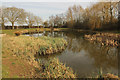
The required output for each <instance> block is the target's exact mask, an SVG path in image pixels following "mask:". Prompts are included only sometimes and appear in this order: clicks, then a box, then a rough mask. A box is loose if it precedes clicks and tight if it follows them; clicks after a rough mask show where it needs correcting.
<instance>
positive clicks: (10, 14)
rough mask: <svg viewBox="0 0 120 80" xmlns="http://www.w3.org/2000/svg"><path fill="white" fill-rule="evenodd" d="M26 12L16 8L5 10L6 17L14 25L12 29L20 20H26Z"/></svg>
mask: <svg viewBox="0 0 120 80" xmlns="http://www.w3.org/2000/svg"><path fill="white" fill-rule="evenodd" d="M24 14H25V12H24V10H23V9H20V8H16V7H8V8H5V16H6V18H7V19H8V21H9V22H11V24H12V29H14V23H15V22H18V21H19V20H23V18H24V19H25V16H24Z"/></svg>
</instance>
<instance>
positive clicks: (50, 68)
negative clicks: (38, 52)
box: [39, 58, 76, 78]
mask: <svg viewBox="0 0 120 80" xmlns="http://www.w3.org/2000/svg"><path fill="white" fill-rule="evenodd" d="M41 67H42V69H43V70H42V72H40V73H39V74H40V76H41V77H42V78H76V75H75V74H74V73H73V70H72V69H71V68H69V67H66V66H65V64H63V63H61V62H60V61H59V60H58V59H57V58H52V59H49V60H48V61H47V62H44V63H43V65H41Z"/></svg>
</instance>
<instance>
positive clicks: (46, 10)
mask: <svg viewBox="0 0 120 80" xmlns="http://www.w3.org/2000/svg"><path fill="white" fill-rule="evenodd" d="M93 3H94V2H3V3H2V5H3V6H5V7H13V6H14V7H17V8H23V9H25V10H26V11H27V12H32V13H33V14H34V15H37V16H40V17H41V18H42V19H43V20H46V19H48V18H49V16H50V15H55V14H60V13H65V12H66V10H67V9H68V7H69V6H73V5H74V4H76V5H81V6H82V7H83V8H86V7H87V6H90V5H92V4H93Z"/></svg>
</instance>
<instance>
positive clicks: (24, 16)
mask: <svg viewBox="0 0 120 80" xmlns="http://www.w3.org/2000/svg"><path fill="white" fill-rule="evenodd" d="M6 23H11V24H12V29H14V28H15V23H17V24H18V25H19V26H22V25H23V24H28V26H29V28H31V27H32V26H33V25H37V26H38V27H39V26H40V24H42V23H43V21H42V19H41V18H40V17H39V16H35V15H33V14H32V13H30V12H25V10H24V9H21V8H16V7H7V8H6V7H2V8H1V9H0V24H1V26H2V29H4V28H5V24H6Z"/></svg>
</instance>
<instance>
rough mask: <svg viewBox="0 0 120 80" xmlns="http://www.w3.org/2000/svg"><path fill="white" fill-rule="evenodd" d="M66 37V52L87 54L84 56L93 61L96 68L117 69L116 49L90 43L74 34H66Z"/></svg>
mask: <svg viewBox="0 0 120 80" xmlns="http://www.w3.org/2000/svg"><path fill="white" fill-rule="evenodd" d="M79 34H80V33H79ZM66 36H67V37H68V39H67V40H68V48H67V49H68V50H71V51H72V52H73V53H79V52H80V51H81V50H85V51H86V52H88V54H85V55H86V56H88V57H90V58H93V59H94V61H95V62H94V65H95V66H96V67H98V68H99V67H102V68H106V69H107V68H115V69H117V66H118V61H117V59H118V57H117V54H118V49H117V48H116V47H106V46H101V45H100V44H99V43H90V42H88V41H86V40H84V39H83V38H82V37H78V36H77V35H74V34H66Z"/></svg>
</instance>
